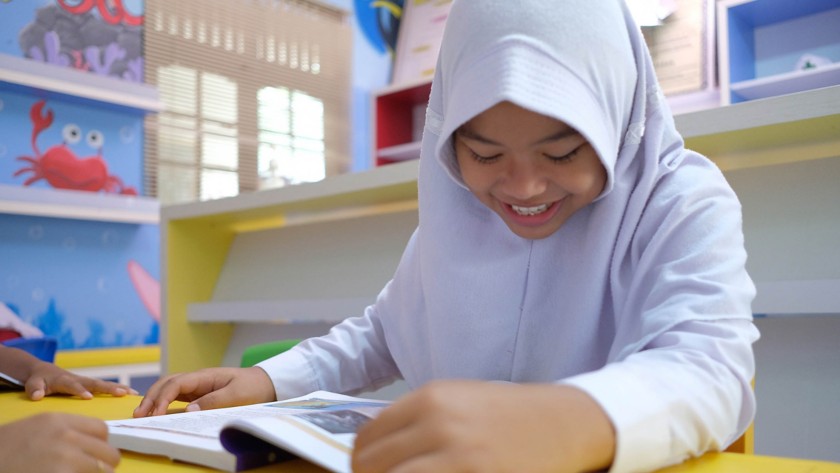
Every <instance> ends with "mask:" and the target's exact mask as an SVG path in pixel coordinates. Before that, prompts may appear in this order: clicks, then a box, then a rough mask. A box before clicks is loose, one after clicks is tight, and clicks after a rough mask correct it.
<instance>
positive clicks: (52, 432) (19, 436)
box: [0, 413, 120, 473]
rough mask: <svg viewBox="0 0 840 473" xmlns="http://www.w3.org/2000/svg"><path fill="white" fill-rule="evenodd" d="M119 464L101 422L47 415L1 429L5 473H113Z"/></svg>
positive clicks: (1, 460)
mask: <svg viewBox="0 0 840 473" xmlns="http://www.w3.org/2000/svg"><path fill="white" fill-rule="evenodd" d="M119 461H120V452H119V450H117V449H116V448H114V447H112V446H111V445H109V444H108V428H107V427H106V425H105V423H104V422H103V421H101V420H99V419H94V418H91V417H83V416H77V415H71V414H61V413H46V414H38V415H35V416H32V417H27V418H25V419H23V420H19V421H16V422H12V423H10V424H5V425H0V465H2V469H3V472H4V473H110V472H112V471H114V468H116V466H117V464H118V463H119Z"/></svg>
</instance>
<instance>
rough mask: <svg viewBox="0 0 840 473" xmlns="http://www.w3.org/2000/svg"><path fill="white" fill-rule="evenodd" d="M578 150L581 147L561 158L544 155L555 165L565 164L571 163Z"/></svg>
mask: <svg viewBox="0 0 840 473" xmlns="http://www.w3.org/2000/svg"><path fill="white" fill-rule="evenodd" d="M580 148H581V147H580V146H578V147H577V148H575V149H573V150H572V152H571V153H568V154H564V155H563V156H552V155H550V154H546V155H545V157H546V158H548V159H550V160H551V161H553V162H554V163H556V164H560V163H566V162H569V161H571V160H572V158H574V157H575V155H576V154H577V153H578V151H580Z"/></svg>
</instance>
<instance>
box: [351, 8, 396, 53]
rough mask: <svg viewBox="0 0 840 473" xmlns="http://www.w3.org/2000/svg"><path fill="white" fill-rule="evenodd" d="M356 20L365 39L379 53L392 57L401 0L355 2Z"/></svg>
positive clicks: (394, 49)
mask: <svg viewBox="0 0 840 473" xmlns="http://www.w3.org/2000/svg"><path fill="white" fill-rule="evenodd" d="M355 7H356V19H357V20H358V21H359V27H360V28H361V30H362V32H363V33H364V36H365V38H367V40H368V42H370V43H371V44H372V45H373V46H374V47H375V48H376V49H377V50H378V51H379V52H383V53H384V52H386V51H387V52H388V54H390V55H391V56H392V57H393V55H394V51H396V49H397V33H398V32H399V29H400V17H401V16H402V11H403V0H374V1H371V0H355Z"/></svg>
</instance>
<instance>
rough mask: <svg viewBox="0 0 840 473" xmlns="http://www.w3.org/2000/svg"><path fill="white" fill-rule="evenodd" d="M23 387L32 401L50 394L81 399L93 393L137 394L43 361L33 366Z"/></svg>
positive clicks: (120, 385)
mask: <svg viewBox="0 0 840 473" xmlns="http://www.w3.org/2000/svg"><path fill="white" fill-rule="evenodd" d="M24 386H25V389H26V394H27V395H28V396H29V399H32V400H33V401H38V400H40V399H42V398H43V397H44V396H49V395H50V394H71V395H73V396H79V397H80V398H82V399H91V398H92V397H93V393H101V394H110V395H112V396H125V395H126V394H137V391H135V390H133V389H131V388H130V387H128V386H125V385H122V384H117V383H112V382H110V381H103V380H101V379H94V378H88V377H86V376H79V375H77V374H73V373H71V372H69V371H66V370H64V369H61V368H59V367H58V366H56V365H54V364H52V363H47V362H44V361H38V362H36V363H34V364H33V366H32V368H31V370H30V372H29V377H28V378H27V379H26V380H25V382H24Z"/></svg>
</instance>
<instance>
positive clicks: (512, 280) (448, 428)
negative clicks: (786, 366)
mask: <svg viewBox="0 0 840 473" xmlns="http://www.w3.org/2000/svg"><path fill="white" fill-rule="evenodd" d="M418 190H419V225H418V228H417V230H416V231H415V233H414V235H413V236H412V238H411V240H410V241H409V242H408V246H407V247H406V250H405V253H404V255H403V257H402V260H401V261H400V264H399V266H398V268H397V270H396V273H395V274H394V277H393V279H392V280H391V281H390V282H389V283H388V284H387V285H386V286H385V288H384V289H383V290H382V292H381V293H380V294H379V297H378V298H377V300H376V302H375V303H374V304H372V305H371V306H370V307H368V308H367V309H366V310H365V312H364V314H363V315H361V316H359V317H354V318H350V319H347V320H345V321H344V322H342V323H340V324H339V325H337V326H335V327H334V328H333V329H332V330H331V332H330V333H329V334H327V335H325V336H322V337H318V338H313V339H310V340H307V341H304V342H303V343H301V344H300V345H298V346H297V347H296V348H295V349H293V350H291V351H288V352H286V353H284V354H281V355H278V356H277V357H274V358H272V359H269V360H267V361H265V362H263V363H260V364H259V365H258V366H257V367H254V368H246V369H235V368H216V369H209V370H202V371H198V372H196V373H188V374H183V375H174V376H171V377H168V378H165V379H163V380H161V381H160V382H159V383H157V384H156V385H155V386H153V387H152V388H151V389H150V390H149V393H148V395H147V397H146V398H145V399H144V400H143V401H142V403H141V404H140V406H139V407H138V409H137V411H136V412H135V415H137V416H144V415H156V414H162V413H164V412H165V411H166V406H167V405H168V404H169V402H171V401H172V400H174V399H184V400H189V401H192V404H191V405H190V406H191V407H190V408H191V409H209V408H215V407H221V406H225V405H232V404H237V403H244V402H258V401H270V400H273V399H275V398H277V399H281V398H286V397H291V396H297V395H303V394H306V393H308V392H311V391H314V390H317V389H326V390H332V391H338V392H346V393H355V392H358V391H362V390H365V389H369V388H371V387H376V386H380V385H382V384H383V383H387V382H390V381H392V380H394V379H399V378H401V379H404V380H405V381H406V382H407V384H408V385H409V387H410V388H412V391H411V392H410V393H408V394H407V395H405V396H404V397H403V398H402V399H399V400H397V401H396V402H395V403H394V404H393V405H392V406H391V407H390V408H388V409H386V410H385V411H383V413H382V414H381V415H380V416H379V417H377V418H376V419H374V420H373V421H371V422H370V423H368V424H367V425H365V426H364V427H362V429H361V430H360V431H359V434H358V437H357V439H356V445H355V449H354V453H353V465H352V466H353V470H354V471H356V472H385V471H392V472H420V471H430V472H436V473H440V472H456V471H457V472H473V471H475V472H488V471H528V472H543V471H544V472H554V473H558V472H579V471H593V470H598V469H604V468H609V469H610V471H613V472H625V471H647V470H653V469H656V468H660V467H662V466H665V465H668V464H673V463H677V462H680V461H683V460H685V459H686V458H689V457H691V456H697V455H701V454H703V453H704V452H706V451H710V450H721V449H723V448H725V447H726V446H727V445H728V444H729V443H731V442H732V441H734V440H735V439H736V438H738V436H739V435H740V434H741V433H742V432H743V431H744V430H745V429H746V428H747V426H748V425H749V424H750V422H751V420H752V418H753V415H754V412H755V399H754V397H753V393H752V390H751V388H750V380H751V378H752V376H753V373H754V358H753V352H752V343H753V342H754V341H755V340H756V339H757V338H758V332H757V330H756V329H755V327H754V325H753V323H752V315H751V308H750V304H751V302H752V299H753V297H754V295H755V288H754V286H753V284H752V281H751V280H750V278H749V276H748V274H747V272H746V270H745V262H746V252H745V250H744V239H743V233H742V229H741V227H742V222H741V208H740V204H739V202H738V200H737V198H736V196H735V194H734V192H733V191H732V189H731V188H730V187H729V185H728V184H727V183H726V180H725V179H724V177H723V175H722V174H721V173H720V171H719V170H718V169H717V167H716V166H715V165H714V164H713V163H711V162H710V161H709V160H708V159H706V158H705V157H703V156H701V155H699V154H697V153H695V152H692V151H690V150H687V149H685V148H684V146H683V141H682V138H681V137H680V135H679V134H678V133H677V131H676V130H675V128H674V123H673V119H672V116H671V113H670V111H669V109H668V106H667V104H666V103H665V101H664V99H663V97H662V94H661V91H660V90H659V86H658V84H657V82H656V77H655V74H654V71H653V66H652V62H651V59H650V56H649V54H648V51H647V49H646V47H645V44H644V41H643V38H642V35H641V32H640V31H639V28H638V27H637V26H636V25H635V24H634V22H633V20H632V17H631V16H630V14H629V13H628V11H627V8H626V6H625V5H624V3H623V1H622V0H598V1H593V0H564V1H545V0H518V1H510V0H480V1H478V0H455V1H454V2H453V4H452V8H451V11H450V15H449V17H448V19H447V25H446V31H445V33H444V37H443V42H442V46H441V50H440V57H439V61H438V67H437V69H436V71H435V78H434V82H433V84H432V92H431V96H430V98H429V105H428V109H427V113H426V128H425V130H424V134H423V142H422V147H421V158H420V174H419V180H418Z"/></svg>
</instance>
